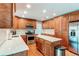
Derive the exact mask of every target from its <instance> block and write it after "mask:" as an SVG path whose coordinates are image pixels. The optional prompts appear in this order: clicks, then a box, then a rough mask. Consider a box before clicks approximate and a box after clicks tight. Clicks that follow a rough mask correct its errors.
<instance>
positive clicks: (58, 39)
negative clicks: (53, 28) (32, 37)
mask: <svg viewBox="0 0 79 59" xmlns="http://www.w3.org/2000/svg"><path fill="white" fill-rule="evenodd" d="M36 37H39V38H42V39H44V40H48V41H50V42H56V41H60V40H62V39H61V38H56V37H51V36H47V35H37V36H36Z"/></svg>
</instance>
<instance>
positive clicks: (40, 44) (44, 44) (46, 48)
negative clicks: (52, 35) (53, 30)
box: [35, 38, 60, 56]
mask: <svg viewBox="0 0 79 59" xmlns="http://www.w3.org/2000/svg"><path fill="white" fill-rule="evenodd" d="M35 42H36V48H37V49H38V50H39V51H40V52H41V53H42V54H43V55H44V56H54V48H55V47H56V46H58V45H60V42H55V44H54V42H53V43H52V42H49V41H47V40H44V39H41V38H35Z"/></svg>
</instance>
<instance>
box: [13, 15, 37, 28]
mask: <svg viewBox="0 0 79 59" xmlns="http://www.w3.org/2000/svg"><path fill="white" fill-rule="evenodd" d="M27 26H33V28H34V29H35V28H36V21H35V20H32V19H22V18H19V17H17V16H14V18H13V28H15V29H27Z"/></svg>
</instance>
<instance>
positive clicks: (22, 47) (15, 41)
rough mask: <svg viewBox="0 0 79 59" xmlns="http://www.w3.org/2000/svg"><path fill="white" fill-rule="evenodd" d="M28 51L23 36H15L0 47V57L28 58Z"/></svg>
mask: <svg viewBox="0 0 79 59" xmlns="http://www.w3.org/2000/svg"><path fill="white" fill-rule="evenodd" d="M28 50H29V48H28V46H27V45H26V44H25V42H24V40H23V39H22V38H21V36H13V37H12V39H7V40H6V41H5V42H4V43H3V44H2V45H1V46H0V56H27V55H28Z"/></svg>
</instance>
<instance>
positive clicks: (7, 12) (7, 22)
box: [0, 3, 13, 28]
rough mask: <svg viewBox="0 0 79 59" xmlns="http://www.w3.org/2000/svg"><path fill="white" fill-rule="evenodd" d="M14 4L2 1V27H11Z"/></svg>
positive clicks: (0, 16) (0, 24) (0, 7)
mask: <svg viewBox="0 0 79 59" xmlns="http://www.w3.org/2000/svg"><path fill="white" fill-rule="evenodd" d="M12 10H13V4H11V3H0V28H11V27H12V19H13V15H12V14H13V11H12Z"/></svg>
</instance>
